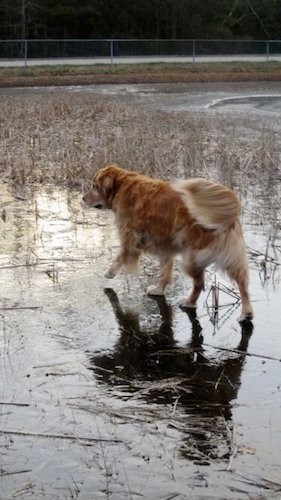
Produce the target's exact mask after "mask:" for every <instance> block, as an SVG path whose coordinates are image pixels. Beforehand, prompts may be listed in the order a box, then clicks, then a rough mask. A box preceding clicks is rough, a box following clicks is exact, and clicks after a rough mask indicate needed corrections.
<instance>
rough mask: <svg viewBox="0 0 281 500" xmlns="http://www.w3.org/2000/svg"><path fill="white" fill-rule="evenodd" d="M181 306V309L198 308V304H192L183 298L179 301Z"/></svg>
mask: <svg viewBox="0 0 281 500" xmlns="http://www.w3.org/2000/svg"><path fill="white" fill-rule="evenodd" d="M179 307H180V308H181V309H196V307H197V304H192V303H191V302H189V300H188V299H182V300H181V301H180V302H179Z"/></svg>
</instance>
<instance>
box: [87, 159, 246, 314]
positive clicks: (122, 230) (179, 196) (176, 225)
mask: <svg viewBox="0 0 281 500" xmlns="http://www.w3.org/2000/svg"><path fill="white" fill-rule="evenodd" d="M84 201H85V202H86V203H87V204H88V205H89V206H94V207H97V208H109V209H112V210H113V212H114V213H115V222H116V225H117V228H118V231H119V236H120V242H121V247H120V251H119V254H118V255H117V257H116V258H115V260H114V261H113V263H112V265H111V266H110V268H109V270H108V272H107V274H106V276H107V277H108V278H113V277H114V276H115V275H116V273H117V272H118V271H119V270H120V269H121V268H125V269H126V270H130V271H131V270H134V269H135V268H137V265H138V261H139V258H140V256H141V254H142V253H143V252H146V253H151V254H154V255H157V256H158V258H159V259H160V274H159V278H158V283H157V284H156V285H155V286H153V287H150V288H149V289H148V294H151V295H163V294H164V293H165V290H166V288H167V286H168V285H169V284H170V283H171V282H172V272H173V262H174V257H175V256H176V255H177V254H181V255H182V260H183V267H184V270H185V272H186V273H187V274H188V275H189V276H191V278H192V279H193V288H192V291H191V293H190V295H189V297H188V298H186V299H185V300H184V301H183V302H182V303H181V305H182V306H183V307H196V303H197V299H198V297H199V295H200V292H201V291H202V289H203V288H204V270H205V269H206V267H207V266H209V265H210V264H212V263H215V264H216V266H217V268H220V269H222V270H223V271H225V272H226V273H227V274H228V275H229V277H230V278H231V279H233V280H234V281H236V282H237V284H238V287H239V290H240V294H241V300H242V318H241V319H251V318H252V317H253V310H252V306H251V303H250V298H249V292H248V281H249V277H248V275H249V273H248V263H247V257H246V251H245V243H244V238H243V233H242V228H241V224H240V221H239V213H240V203H239V200H238V198H237V196H236V195H235V193H234V192H233V191H232V190H230V189H228V188H227V187H225V186H222V185H221V184H218V183H214V182H211V181H209V180H207V179H191V180H187V181H180V182H177V183H175V184H170V183H169V182H166V181H163V180H160V179H152V178H150V177H147V176H144V175H141V174H139V173H137V172H129V171H126V170H124V169H122V168H120V167H118V166H117V165H110V166H107V167H104V168H102V169H100V170H99V171H98V172H97V173H96V174H95V175H94V177H93V186H92V189H90V191H89V192H87V193H86V195H85V196H84Z"/></svg>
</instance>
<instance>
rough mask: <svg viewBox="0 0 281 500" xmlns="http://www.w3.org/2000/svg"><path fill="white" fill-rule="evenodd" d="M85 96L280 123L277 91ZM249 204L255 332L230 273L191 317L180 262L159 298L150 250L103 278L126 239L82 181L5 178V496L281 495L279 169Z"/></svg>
mask: <svg viewBox="0 0 281 500" xmlns="http://www.w3.org/2000/svg"><path fill="white" fill-rule="evenodd" d="M204 89H205V90H204ZM80 91H81V89H80V90H79V89H74V88H72V89H69V90H68V92H76V93H77V92H80ZM3 92H4V91H3V89H1V95H3ZM8 92H10V93H13V92H15V90H13V89H11V90H9V91H8ZM23 92H27V93H28V92H31V90H30V89H26V90H25V91H23ZM35 92H41V93H43V92H44V90H42V89H41V90H40V91H39V90H38V91H35ZM47 92H54V90H53V89H50V90H47ZM83 92H89V93H91V92H95V93H98V92H102V93H103V94H104V93H105V92H108V95H110V98H113V99H115V98H116V99H117V100H121V101H122V100H126V99H127V100H128V101H132V100H133V99H134V100H135V101H134V102H135V103H136V105H139V106H141V107H143V106H144V107H147V106H150V105H151V103H153V106H154V107H155V108H157V107H161V108H163V109H164V108H165V109H166V110H167V109H172V107H173V103H174V107H175V108H176V109H177V110H181V111H184V110H185V109H187V108H188V109H193V107H194V108H196V109H198V108H199V107H200V109H201V110H202V112H204V113H205V112H206V113H214V112H216V109H219V110H221V109H222V108H223V112H225V113H230V114H229V116H230V117H231V116H232V112H233V111H232V110H233V107H236V108H237V105H238V104H239V113H240V112H243V107H244V105H245V106H246V107H250V109H251V112H252V113H253V120H257V121H258V120H259V116H260V113H264V114H263V116H264V117H265V119H266V120H267V122H266V123H269V122H270V120H273V121H274V123H273V125H274V126H277V125H278V123H277V121H276V120H275V118H274V117H275V116H276V113H277V109H278V107H279V109H280V91H279V90H278V88H277V87H273V88H272V89H270V92H269V89H268V88H264V89H258V91H257V89H256V90H255V91H254V89H253V92H252V94H251V96H252V97H245V95H244V94H245V89H244V88H242V89H241V88H239V89H237V93H236V94H235V92H234V91H233V89H232V90H231V89H230V90H229V95H226V94H228V91H224V92H221V93H220V94H219V91H218V90H215V89H211V90H206V87H200V86H196V88H195V89H193V90H192V92H193V94H194V99H192V96H191V95H190V92H187V91H186V86H185V91H184V92H183V91H180V89H179V87H175V88H174V92H172V88H171V86H170V88H169V89H168V88H166V90H165V89H164V87H163V86H161V87H158V93H157V88H156V86H155V87H153V88H152V86H149V88H148V87H145V86H129V87H128V89H127V90H126V87H125V86H116V87H114V86H111V87H110V88H109V87H107V88H106V89H104V88H101V87H99V88H96V87H95V88H85V89H83ZM192 92H191V93H192ZM231 92H232V97H231V96H230V93H231ZM233 92H234V94H235V95H233ZM208 93H209V94H208ZM207 94H208V95H207ZM260 94H262V97H259V98H258V99H257V95H260ZM1 95H0V98H1ZM241 95H242V97H241ZM268 96H269V97H268ZM230 99H232V100H230ZM235 99H239V102H237V101H235ZM241 99H242V101H241ZM245 99H246V100H245ZM244 100H245V102H244ZM219 112H220V111H219ZM246 112H247V111H246ZM255 113H256V114H255ZM241 194H242V193H241ZM267 198H270V201H271V203H267V202H265V205H264V204H263V200H264V199H267ZM243 204H244V207H245V210H244V211H243V218H242V219H243V220H242V222H243V226H244V228H245V236H246V241H247V246H248V253H249V260H250V272H251V288H250V290H251V296H252V299H253V305H254V310H255V319H254V322H253V325H251V324H248V325H246V326H245V325H244V326H243V327H242V326H241V325H240V324H239V323H238V321H237V319H238V317H239V314H240V303H239V297H238V296H237V293H236V290H235V289H234V288H233V286H232V284H231V283H229V282H227V281H226V280H225V279H224V277H222V276H221V275H219V274H216V275H215V274H214V272H213V271H212V270H210V273H208V276H207V286H206V290H205V292H204V293H203V294H202V297H201V298H200V301H199V307H198V310H197V317H196V316H192V315H191V316H188V315H187V314H186V313H184V312H182V311H181V310H180V309H179V308H178V306H177V304H178V302H179V299H180V298H181V297H182V295H183V294H184V293H186V292H187V289H188V287H189V284H190V283H189V281H188V280H187V279H186V278H185V276H184V275H183V274H182V272H181V268H180V263H178V265H177V266H176V270H175V283H174V285H173V287H172V288H171V290H170V291H169V292H168V294H167V296H166V299H164V298H163V299H153V298H149V297H147V296H146V295H145V290H146V288H147V286H149V285H150V284H151V283H152V282H153V281H154V280H155V273H156V272H157V263H156V262H155V261H153V260H152V259H150V258H148V257H145V258H144V259H143V261H142V265H141V270H140V274H139V276H124V275H120V276H118V277H116V278H115V279H114V280H107V279H105V278H104V277H103V276H104V274H105V271H106V269H107V267H108V262H109V260H110V259H111V258H112V255H113V254H114V253H115V252H116V249H117V247H118V240H117V236H116V232H115V230H114V226H113V217H112V214H111V213H110V212H101V211H95V210H91V209H86V208H85V207H84V206H83V204H82V202H81V193H80V192H78V191H70V190H66V189H64V188H57V187H56V188H54V187H51V186H49V187H48V186H44V188H40V189H39V188H38V189H35V190H34V191H33V192H32V195H30V194H28V195H25V193H24V192H20V193H19V192H16V191H14V190H11V189H10V187H9V186H8V185H7V184H2V185H1V212H2V219H1V243H0V249H1V252H0V259H1V260H0V280H1V295H0V299H1V300H0V308H1V312H0V313H1V336H0V348H1V350H0V353H1V354H0V377H1V396H0V449H1V465H0V476H1V478H0V498H1V500H2V499H3V500H6V499H12V498H16V497H18V496H19V497H20V498H32V497H33V498H35V499H36V500H37V499H38V500H40V499H44V498H52V499H56V498H57V499H73V498H79V499H83V500H93V499H103V498H111V499H118V500H119V499H122V498H129V499H137V498H146V499H161V500H162V499H166V500H168V499H172V498H177V499H190V498H192V499H193V498H194V499H201V498H216V499H240V498H241V499H243V498H280V491H281V475H280V445H281V419H280V412H281V378H280V368H281V364H280V362H281V336H280V310H279V307H280V303H281V302H280V300H281V282H280V279H281V275H280V263H281V231H280V229H281V226H280V177H279V178H278V176H276V175H275V177H273V178H272V179H271V181H270V182H269V184H268V185H267V186H266V189H265V186H264V182H263V179H262V178H260V179H254V180H253V185H252V186H251V190H249V192H248V193H246V194H245V192H243ZM261 206H262V207H264V206H265V207H266V209H264V208H263V209H262V210H263V211H262V212H261V208H260V207H261ZM215 284H216V286H218V287H219V289H220V292H219V304H220V307H219V310H218V312H216V311H214V309H213V306H212V305H213V302H212V287H213V286H214V285H215Z"/></svg>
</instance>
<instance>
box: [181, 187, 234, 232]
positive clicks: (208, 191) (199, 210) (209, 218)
mask: <svg viewBox="0 0 281 500" xmlns="http://www.w3.org/2000/svg"><path fill="white" fill-rule="evenodd" d="M173 189H175V190H176V191H177V192H179V193H180V195H181V197H182V199H183V201H184V203H185V204H186V206H187V208H188V210H189V212H190V214H191V216H192V217H193V218H194V219H195V220H196V221H197V222H198V223H199V224H201V225H202V226H204V227H206V228H207V229H214V230H217V231H219V232H220V231H223V230H224V229H226V228H227V227H229V226H231V225H232V224H233V223H234V222H235V221H236V220H237V217H238V215H239V213H240V210H241V206H240V202H239V199H238V198H237V196H236V194H235V193H234V192H233V191H232V190H231V189H229V188H227V187H225V186H222V185H221V184H218V183H215V182H212V181H209V180H208V179H200V178H198V179H191V180H188V181H179V182H176V183H174V184H173Z"/></svg>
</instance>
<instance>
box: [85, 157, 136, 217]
mask: <svg viewBox="0 0 281 500" xmlns="http://www.w3.org/2000/svg"><path fill="white" fill-rule="evenodd" d="M126 174H127V172H126V170H123V169H122V168H120V167H118V166H117V165H109V166H107V167H104V168H101V169H100V170H98V171H97V172H96V173H95V174H94V176H93V178H92V187H91V189H90V190H89V191H87V192H86V194H85V195H84V196H83V200H84V201H85V203H86V204H87V205H88V206H89V207H95V208H112V203H113V200H114V198H115V195H116V193H117V191H118V189H119V186H120V184H121V182H122V180H123V179H124V177H125V176H126Z"/></svg>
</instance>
